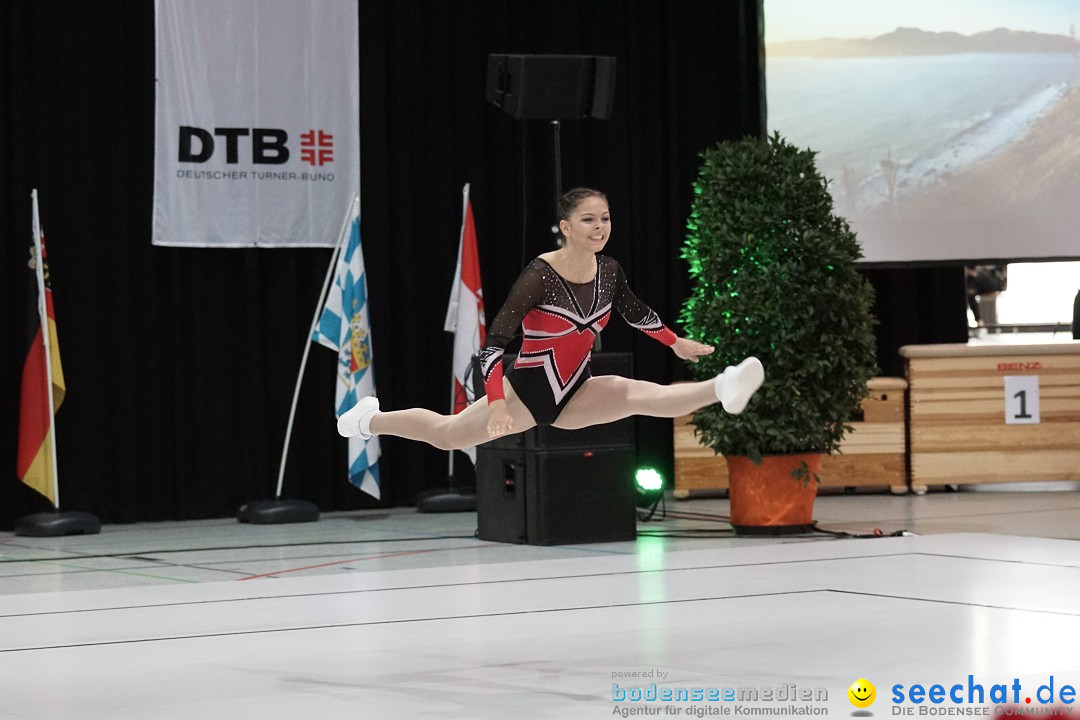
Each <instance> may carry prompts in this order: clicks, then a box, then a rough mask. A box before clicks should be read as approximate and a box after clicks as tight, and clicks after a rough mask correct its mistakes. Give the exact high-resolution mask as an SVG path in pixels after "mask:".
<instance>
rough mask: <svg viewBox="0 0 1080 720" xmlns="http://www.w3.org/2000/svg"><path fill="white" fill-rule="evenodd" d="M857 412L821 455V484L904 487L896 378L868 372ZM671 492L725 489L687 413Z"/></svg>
mask: <svg viewBox="0 0 1080 720" xmlns="http://www.w3.org/2000/svg"><path fill="white" fill-rule="evenodd" d="M867 386H868V387H869V390H870V394H869V395H868V396H867V397H865V398H863V401H862V404H861V406H860V407H861V410H860V416H859V417H857V418H854V419H853V420H852V422H851V427H852V431H851V432H850V433H848V434H847V436H846V437H845V438H844V441H843V443H842V444H841V446H840V453H837V454H834V455H829V456H828V457H824V458H822V461H821V469H820V470H819V471H818V475H819V476H820V477H821V486H822V487H843V488H848V487H874V486H879V487H887V488H889V489H890V490H891V491H892V492H893V493H896V494H902V493H905V492H907V489H908V488H907V464H906V462H905V458H904V395H905V391H906V389H907V382H905V381H904V380H903V379H901V378H891V377H879V378H872V379H871V380H870V381H869V382H868V383H867ZM674 432H675V497H676V498H678V499H680V500H682V499H686V498H689V497H692V496H693V495H694V494H695V493H697V494H701V493H708V492H715V491H717V490H726V489H727V487H728V472H727V461H726V460H724V457H723V456H722V455H716V454H715V453H714V452H713V451H712V449H711V448H708V447H705V446H704V445H702V444H701V443H700V442H699V441H698V438H697V436H696V435H695V434H694V426H693V425H692V424H691V423H690V416H689V415H686V416H683V417H680V418H675V423H674Z"/></svg>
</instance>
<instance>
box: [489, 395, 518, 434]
mask: <svg viewBox="0 0 1080 720" xmlns="http://www.w3.org/2000/svg"><path fill="white" fill-rule="evenodd" d="M488 410H489V411H490V413H491V414H490V415H489V416H488V424H487V431H488V437H489V438H497V437H500V436H502V435H505V434H507V433H508V432H510V431H512V430H513V429H514V418H512V417H510V413H509V412H507V410H506V401H505V400H493V401H491V402H489V403H488Z"/></svg>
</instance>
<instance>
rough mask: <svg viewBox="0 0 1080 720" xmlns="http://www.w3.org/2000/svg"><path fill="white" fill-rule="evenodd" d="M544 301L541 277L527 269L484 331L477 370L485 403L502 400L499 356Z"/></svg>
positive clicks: (542, 278) (500, 360)
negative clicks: (481, 382)
mask: <svg viewBox="0 0 1080 720" xmlns="http://www.w3.org/2000/svg"><path fill="white" fill-rule="evenodd" d="M543 297H544V276H543V274H542V273H541V272H540V271H539V270H537V269H536V268H534V267H533V266H531V265H530V266H529V267H527V268H525V270H524V271H523V272H522V273H521V275H520V277H518V279H517V282H515V283H514V286H513V287H512V288H510V294H509V295H508V296H507V298H506V302H505V303H504V304H503V306H502V309H500V310H499V314H498V315H496V316H495V320H493V321H492V323H491V327H489V328H488V331H487V340H486V342H485V343H484V347H483V349H482V350H481V351H480V370H481V372H482V373H483V375H484V392H485V393H486V394H487V398H488V402H489V403H490V402H491V401H492V400H501V399H503V397H504V395H503V369H502V356H503V353H504V352H505V351H506V346H507V345H509V344H510V341H511V340H512V339H513V338H514V334H515V333H516V332H517V331H518V328H520V327H521V321H522V319H523V318H524V317H525V315H526V314H527V313H528V312H529V310H531V309H532V308H534V307H536V306H537V305H539V304H540V302H541V301H542V300H543Z"/></svg>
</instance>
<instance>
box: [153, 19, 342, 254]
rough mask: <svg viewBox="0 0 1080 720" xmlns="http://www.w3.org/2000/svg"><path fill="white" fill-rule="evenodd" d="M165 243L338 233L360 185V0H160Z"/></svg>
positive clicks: (305, 241) (158, 174)
mask: <svg viewBox="0 0 1080 720" xmlns="http://www.w3.org/2000/svg"><path fill="white" fill-rule="evenodd" d="M155 7H156V12H157V34H156V35H157V119H156V135H155V147H154V234H153V242H154V244H155V245H184V246H189V247H250V246H259V247H310V246H323V247H332V246H333V245H334V243H335V242H337V239H338V231H339V230H340V228H341V213H342V209H343V208H346V207H348V205H349V201H350V200H351V199H352V196H353V193H355V192H356V191H357V190H358V189H359V187H360V108H359V102H360V67H359V65H360V50H359V33H358V28H357V24H358V16H357V3H356V0H157V2H156V5H155Z"/></svg>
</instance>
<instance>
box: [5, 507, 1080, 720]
mask: <svg viewBox="0 0 1080 720" xmlns="http://www.w3.org/2000/svg"><path fill="white" fill-rule="evenodd" d="M667 508H668V511H669V513H668V516H667V518H666V519H664V520H662V521H659V522H648V523H644V522H643V523H639V537H638V539H637V541H636V542H625V543H611V544H597V545H577V546H559V547H540V546H530V545H508V544H499V543H491V542H484V541H480V540H477V539H475V538H474V537H473V532H474V530H475V527H476V515H475V513H460V514H446V515H429V514H419V513H416V512H415V511H414V510H412V509H409V508H398V509H394V510H390V511H365V512H357V513H346V514H331V515H324V516H323V517H322V518H321V519H320V520H319V522H316V523H310V524H303V525H277V526H253V525H248V524H239V523H237V522H235V521H232V520H215V521H200V522H184V523H161V524H152V523H141V524H137V525H124V526H106V527H104V528H103V530H102V533H101V534H100V535H97V536H83V537H69V538H53V539H45V538H39V539H35V538H24V537H16V536H13V535H11V534H10V533H0V720H11V719H12V718H20V719H22V718H32V719H34V720H37V719H40V718H87V719H88V718H102V719H105V718H109V719H110V720H120V719H128V718H130V719H132V720H134V719H135V718H138V719H139V720H144V719H146V718H222V719H225V718H229V719H232V718H267V719H269V718H321V719H328V718H377V719H381V718H492V719H495V718H499V719H502V718H570V719H576V718H583V719H584V718H605V717H612V716H615V717H631V716H663V717H673V716H679V717H711V716H721V715H728V716H739V715H754V716H759V717H806V716H814V717H851V716H853V715H854V716H856V717H860V716H862V717H868V716H873V717H879V718H881V717H891V716H904V715H910V716H916V717H917V716H920V715H926V714H928V713H933V714H934V715H945V714H950V715H955V714H959V713H971V712H973V711H974V712H986V713H987V714H988V715H989V716H998V717H1001V716H1005V714H1009V713H1016V714H1020V713H1023V714H1024V715H1025V716H1034V714H1035V713H1036V712H1040V713H1045V712H1046V711H1047V710H1049V709H1051V708H1053V707H1057V708H1061V709H1062V712H1065V710H1073V709H1075V708H1076V706H1075V705H1074V704H1071V703H1069V702H1068V701H1069V700H1071V699H1072V696H1070V695H1069V690H1068V687H1070V686H1071V687H1072V688H1076V687H1077V686H1080V543H1078V542H1077V540H1078V539H1080V490H1078V488H1077V487H1076V486H1075V485H1043V486H1024V487H1023V488H1021V487H1019V486H1012V487H1009V486H1006V487H998V488H996V489H990V490H980V491H978V492H966V491H963V489H961V491H960V492H945V491H940V492H931V493H929V494H927V495H925V496H916V495H906V496H893V495H888V494H874V493H860V494H856V495H841V494H836V495H826V496H822V497H820V498H819V499H818V502H817V505H816V509H815V518H816V520H817V522H818V524H819V526H820V527H822V528H827V529H831V530H835V531H847V532H850V533H852V534H857V535H869V536H871V537H868V538H844V537H838V536H832V535H825V534H815V535H812V536H799V537H788V538H779V539H777V538H771V539H767V538H746V537H736V536H733V535H732V534H731V532H730V530H729V527H728V526H727V525H726V524H724V523H723V522H721V521H719V520H717V519H716V516H718V515H724V514H726V512H727V501H726V500H723V499H709V500H700V499H699V500H687V501H676V502H671V501H669V502H668V503H667ZM676 515H677V516H678V517H675V516H676ZM875 529H877V530H880V531H881V533H882V534H883V535H884V537H873V535H874V531H875ZM898 531H906V532H907V533H909V534H908V535H904V536H896V537H893V536H891V535H892V534H893V533H896V532H898ZM862 679H865V680H867V681H869V682H870V683H872V684H873V685H875V686H876V690H877V695H876V698H875V700H874V702H873V703H872V704H870V705H869V707H867V708H865V709H863V708H858V707H856V706H855V705H854V704H853V703H852V702H851V701H850V699H849V697H848V688H849V686H851V685H852V684H853V683H855V682H856V681H859V680H862ZM1051 682H1052V683H1053V697H1052V698H1050V697H1049V696H1048V693H1049V692H1050V690H1049V685H1050V683H1051ZM1014 683H1016V684H1018V686H1017V687H1015V688H1014ZM863 684H865V683H863ZM898 685H899V686H902V687H900V688H899V689H898V690H894V686H898ZM913 685H921V686H922V687H923V689H924V691H925V692H926V693H927V694H926V695H925V696H923V695H919V694H918V690H914V691H913V692H912V691H911V689H912V686H913ZM934 685H941V686H942V691H941V692H943V693H944V695H941V694H938V693H935V692H934V691H932V686H934ZM980 688H981V690H980ZM1063 691H1064V694H1062V692H1063ZM898 692H899V693H901V697H900V701H899V702H898V701H896V698H897V693H898ZM909 692H911V695H909ZM980 692H981V693H982V694H983V698H982V702H980V701H979V697H978V695H979V694H980ZM1001 692H1006V693H1007V694H1008V697H1007V698H1002V697H999V694H1000V693H1001ZM1014 692H1015V697H1014ZM950 693H952V695H953V696H954V697H950ZM665 694H668V695H665ZM683 694H685V699H683V697H684V695H683ZM860 696H863V695H860ZM654 698H655V699H654ZM728 698H733V699H728ZM935 698H936V699H937V700H939V702H934V701H933V700H934V699H935ZM1027 698H1030V699H1031V702H1030V703H1026V702H1025V700H1026V699H1027ZM916 699H918V700H920V702H915V700H916ZM954 699H959V701H960V702H954ZM1042 700H1051V702H1049V703H1042V702H1041V701H1042ZM909 711H910V712H909ZM1077 715H1078V716H1080V712H1078V713H1077ZM1041 716H1042V717H1046V715H1045V714H1042V715H1041ZM1062 716H1068V715H1062Z"/></svg>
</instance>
